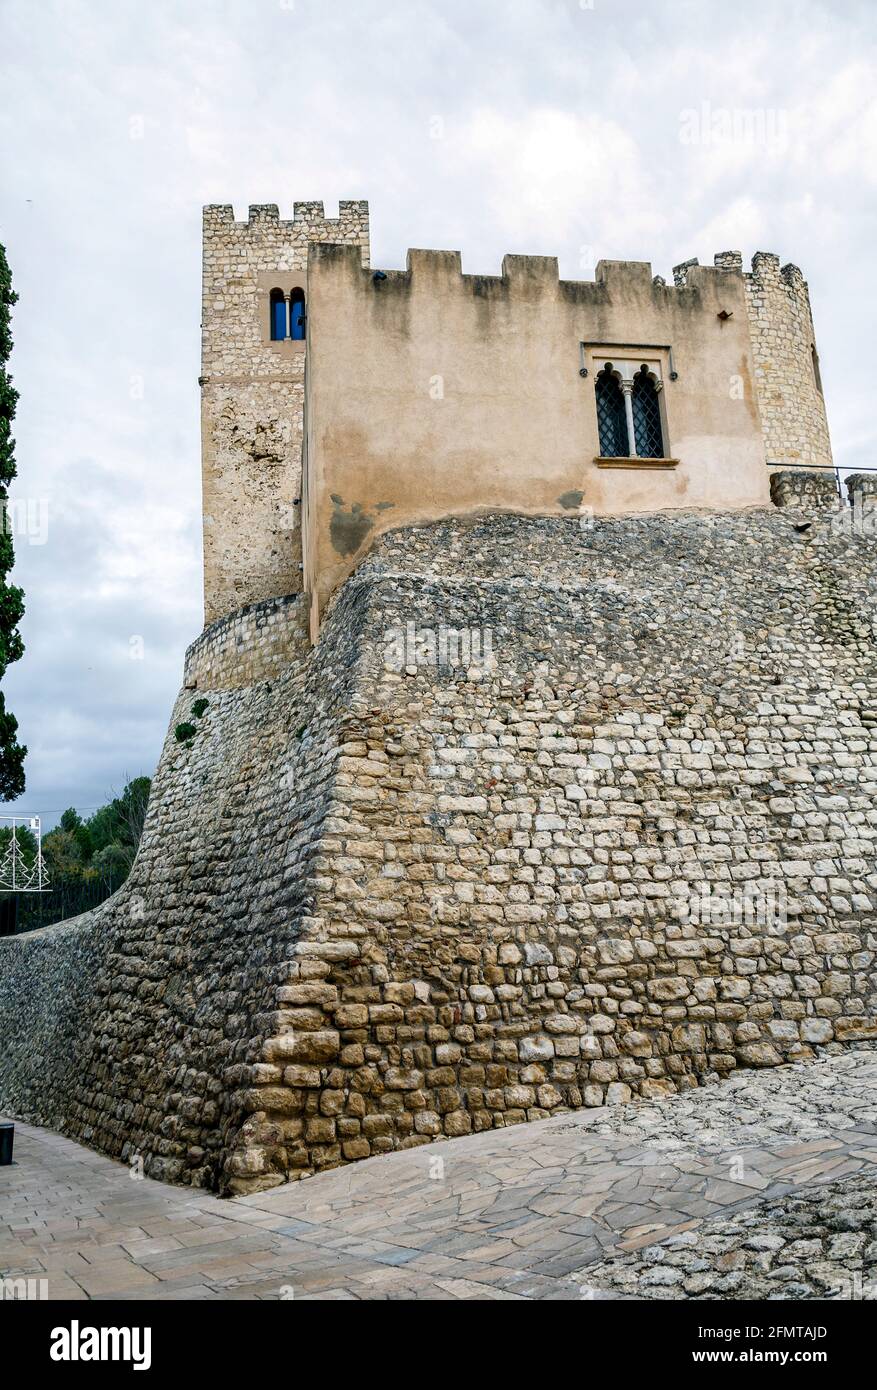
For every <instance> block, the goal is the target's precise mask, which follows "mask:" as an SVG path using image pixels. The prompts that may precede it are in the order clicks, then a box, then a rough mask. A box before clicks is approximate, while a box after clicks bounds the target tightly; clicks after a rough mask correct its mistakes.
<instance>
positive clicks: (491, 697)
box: [0, 509, 877, 1191]
mask: <svg viewBox="0 0 877 1390" xmlns="http://www.w3.org/2000/svg"><path fill="white" fill-rule="evenodd" d="M801 525H802V521H801V517H800V514H799V512H798V510H797V509H796V510H795V512H794V514H789V513H785V514H784V513H783V511H782V510H769V509H765V510H758V511H754V512H751V513H748V514H735V515H733V516H716V517H709V516H703V515H700V516H695V515H682V514H675V515H668V514H664V515H662V516H660V517H657V516H654V517H640V518H626V519H622V518H618V519H613V520H605V521H600V522H595V523H594V524H592V525H591V526H589V527H587V528H586V529H582V527H581V526H580V525H579V524H578V522H577V521H573V520H565V519H563V518H552V519H541V520H540V519H527V518H520V517H517V518H515V517H490V518H485V519H483V520H480V521H477V522H474V523H471V524H469V525H466V524H463V523H460V522H443V523H438V524H435V525H429V526H423V527H419V528H411V529H408V530H402V531H398V532H393V533H389V534H387V535H385V536H383V537H382V538H381V539H380V540H379V541H378V542H377V543H376V545H375V547H374V549H373V551H372V552H371V553H370V555H369V557H368V558H367V559H366V560H365V562H364V563H363V564H362V565H361V566H360V569H359V570H358V571H357V572H356V574H355V575H354V576H352V577H351V579H350V580H348V582H347V583H346V584H345V586H344V587H343V588H342V590H341V591H340V592H339V594H338V595H337V597H336V599H335V601H334V603H333V604H332V606H331V608H330V611H329V614H328V616H327V618H326V621H325V623H324V626H323V629H322V632H321V638H320V643H319V645H318V647H317V648H315V649H314V652H313V653H312V655H311V656H310V657H309V658H307V659H305V660H304V661H303V662H296V663H294V665H293V666H291V668H290V670H289V671H288V672H287V673H285V674H284V675H283V676H282V677H281V678H279V679H278V680H276V681H266V682H262V683H261V684H259V685H255V686H252V687H250V688H249V689H244V690H229V691H225V692H220V693H215V694H210V692H209V691H202V690H201V688H200V687H199V692H198V693H199V694H201V693H205V694H207V696H208V698H209V699H210V706H209V709H208V711H207V714H206V715H205V716H204V720H203V721H202V724H203V727H202V728H200V729H199V733H198V736H197V738H196V740H195V742H194V744H193V747H192V748H191V749H190V750H185V749H181V748H178V747H177V746H176V745H175V744H172V743H169V744H168V745H167V747H166V749H165V753H164V756H163V759H162V765H161V768H160V770H159V774H158V777H157V779H156V784H155V791H154V794H153V800H152V805H151V808H150V813H149V822H148V825H147V830H146V834H145V837H144V847H143V850H142V852H141V855H140V857H139V859H138V862H137V865H136V867H135V871H134V873H133V875H132V878H131V880H130V882H129V885H128V886H127V887H126V889H125V890H123V892H122V893H121V894H119V895H118V896H117V897H116V898H114V899H113V900H111V901H110V902H109V903H108V904H106V905H105V906H104V907H103V908H101V909H99V910H98V911H97V912H95V913H92V914H90V915H89V916H88V917H87V918H84V919H80V920H79V921H78V922H76V923H73V924H69V925H67V926H65V927H60V928H55V929H52V928H50V929H48V930H47V931H46V932H43V933H41V934H40V935H38V936H35V937H31V938H28V939H26V940H23V939H19V940H11V941H4V942H0V1030H2V1037H3V1039H4V1048H3V1050H2V1051H0V1109H2V1108H4V1107H5V1108H6V1109H7V1110H12V1111H14V1112H16V1113H19V1114H21V1115H24V1116H27V1117H29V1118H32V1119H35V1120H37V1121H38V1122H43V1123H46V1124H50V1125H53V1126H55V1127H57V1128H62V1129H64V1130H66V1131H67V1132H68V1133H71V1134H74V1135H76V1136H77V1137H82V1138H85V1139H86V1140H87V1141H88V1142H90V1143H93V1144H95V1145H96V1146H99V1147H101V1148H104V1149H106V1150H107V1151H108V1152H110V1153H113V1154H117V1155H122V1156H127V1155H129V1154H130V1153H131V1152H132V1151H133V1150H139V1151H140V1152H143V1153H144V1154H146V1155H147V1170H148V1171H152V1172H155V1173H158V1174H162V1175H164V1176H168V1177H172V1178H176V1179H180V1180H189V1181H195V1182H215V1183H218V1184H219V1185H220V1186H222V1187H223V1188H224V1189H225V1190H233V1191H240V1190H245V1189H247V1188H252V1187H258V1186H266V1185H270V1184H272V1183H276V1182H280V1181H283V1180H284V1179H285V1177H286V1176H288V1175H290V1176H297V1175H301V1174H303V1173H306V1172H308V1171H313V1170H314V1169H318V1168H321V1167H326V1166H331V1165H333V1164H337V1163H340V1162H344V1161H348V1160H352V1159H357V1158H360V1157H364V1156H365V1155H367V1154H369V1153H380V1152H385V1151H387V1150H389V1149H392V1148H394V1147H398V1146H400V1145H410V1144H414V1143H426V1142H428V1141H429V1140H430V1139H431V1138H433V1137H435V1136H437V1135H457V1134H464V1133H467V1132H469V1131H471V1130H479V1129H485V1128H488V1127H491V1126H497V1125H505V1124H510V1123H516V1122H518V1121H521V1120H524V1119H535V1118H538V1117H539V1116H542V1115H544V1114H547V1113H550V1112H551V1111H553V1110H556V1109H557V1108H558V1107H564V1106H566V1107H577V1106H581V1105H600V1104H602V1103H604V1102H605V1101H607V1100H608V1101H613V1100H618V1099H626V1098H627V1097H628V1096H629V1095H655V1094H661V1093H663V1092H665V1091H668V1090H672V1089H674V1088H679V1087H685V1086H690V1085H695V1084H697V1082H698V1080H699V1079H700V1078H702V1077H704V1076H705V1075H711V1074H712V1075H714V1074H721V1073H723V1072H727V1071H728V1070H730V1069H731V1068H733V1067H736V1066H741V1065H742V1066H762V1065H775V1064H777V1063H779V1062H781V1061H783V1060H786V1059H792V1058H802V1057H806V1056H808V1055H809V1054H810V1052H811V1051H812V1049H813V1048H814V1047H815V1046H818V1045H822V1044H831V1045H836V1044H838V1043H842V1042H844V1041H846V1040H849V1039H857V1038H862V1037H875V1036H877V1025H875V1003H877V979H875V952H877V868H875V840H877V771H875V759H877V732H875V729H877V669H875V661H874V634H873V629H872V626H871V614H872V613H873V597H874V592H875V580H877V561H875V558H874V555H873V550H872V547H871V544H870V541H869V539H868V538H867V537H859V536H857V535H855V534H852V533H851V532H850V530H849V529H848V528H846V529H845V527H844V525H843V524H839V523H838V522H837V521H836V520H835V521H834V522H832V519H831V518H830V517H829V516H828V514H827V513H823V514H822V515H821V516H819V515H816V514H814V516H813V517H812V521H811V525H810V527H809V529H807V530H800V529H796V528H798V527H800V526H801ZM251 626H252V625H251ZM454 630H456V631H460V630H469V632H470V650H469V653H468V661H467V664H466V665H465V666H455V665H454V664H453V660H452V658H453V650H452V649H453V645H454V638H453V632H454ZM472 630H475V633H476V634H477V635H476V636H475V639H474V645H473V643H472V638H471V633H472ZM488 641H489V643H490V647H491V654H490V659H489V661H483V660H481V658H483V657H484V656H485V655H486V652H485V648H486V645H487V642H488ZM473 650H474V655H473ZM476 657H477V658H478V659H475V658H476ZM436 662H438V663H439V664H436ZM190 700H191V692H189V693H187V695H186V697H185V699H184V700H183V699H181V702H180V703H179V704H178V707H177V710H176V711H175V715H174V719H175V720H176V719H178V718H180V717H182V715H184V714H185V713H186V711H187V708H188V702H189V701H190ZM747 885H748V886H747ZM722 890H725V891H724V892H723V891H722ZM680 905H681V907H680Z"/></svg>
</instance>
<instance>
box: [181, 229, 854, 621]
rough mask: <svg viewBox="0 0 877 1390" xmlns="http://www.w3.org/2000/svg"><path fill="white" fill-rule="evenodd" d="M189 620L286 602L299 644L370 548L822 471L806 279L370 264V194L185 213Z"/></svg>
mask: <svg viewBox="0 0 877 1390" xmlns="http://www.w3.org/2000/svg"><path fill="white" fill-rule="evenodd" d="M202 327H203V340H202V341H203V365H202V376H201V388H202V402H203V414H202V434H203V448H202V469H203V493H204V601H205V617H206V621H207V623H208V624H210V623H211V622H213V621H214V620H215V619H217V618H221V617H223V616H225V615H226V614H228V613H231V612H233V611H235V610H237V609H239V608H241V607H243V606H244V605H246V604H251V603H257V602H259V601H261V600H263V599H267V598H272V597H275V596H278V595H291V594H295V593H300V592H303V593H304V595H305V600H306V603H307V609H308V618H309V627H310V631H311V635H312V636H316V633H317V631H318V629H319V624H320V621H321V618H322V614H323V613H324V611H325V608H326V604H327V603H328V601H329V599H330V598H331V595H332V594H333V593H334V592H335V591H336V590H337V588H338V586H339V584H340V583H342V582H343V580H344V579H345V578H346V576H347V575H348V574H349V573H350V572H351V570H352V569H354V568H355V566H356V564H357V563H358V561H359V560H360V559H361V558H362V556H363V555H364V554H365V552H366V551H367V550H368V548H369V547H370V545H371V544H372V543H373V541H374V539H375V537H376V536H378V535H380V534H381V532H383V531H386V530H388V529H397V528H398V527H400V526H406V525H409V524H411V523H416V522H423V521H435V520H440V519H441V518H444V517H448V516H476V515H479V514H484V513H486V512H496V511H510V512H515V513H519V514H522V515H528V516H555V515H564V514H566V515H568V514H570V513H573V514H576V513H582V512H584V513H585V514H587V515H593V516H617V515H629V514H637V513H647V512H654V511H659V510H664V509H670V508H689V509H690V508H714V509H719V508H732V509H737V508H743V507H751V506H759V505H763V504H764V503H765V502H766V501H767V500H768V499H769V495H770V494H769V477H770V474H771V472H773V471H774V470H777V469H787V468H790V467H795V466H798V465H807V466H809V467H816V468H821V469H830V468H831V467H832V458H831V444H830V441H829V435H828V425H827V420H826V412H825V402H824V399H823V395H822V387H821V382H820V375H819V364H818V356H817V351H816V341H815V334H814V329H813V320H812V316H811V311H810V302H809V296H808V291H807V285H806V283H805V281H804V278H803V276H802V274H801V272H800V270H799V269H798V268H797V267H796V266H793V265H785V266H783V267H782V268H781V267H780V263H779V258H778V257H776V256H774V255H768V254H765V253H758V254H757V255H756V256H755V257H754V259H753V263H752V270H751V272H746V273H744V271H743V265H742V257H741V256H740V254H739V253H738V252H724V253H722V254H720V255H717V256H716V257H715V265H714V266H713V267H704V266H699V265H698V264H697V262H696V261H688V262H685V263H684V264H683V265H680V266H677V267H676V269H675V271H674V284H673V285H672V286H668V285H667V284H666V283H665V282H664V280H663V279H662V278H661V277H660V276H653V275H652V271H651V267H650V266H649V264H648V263H647V262H638V261H601V262H600V263H599V264H598V265H597V267H596V275H595V279H594V280H593V281H566V280H559V279H558V270H557V262H556V260H554V259H552V258H549V257H542V256H506V257H505V258H504V260H503V264H502V274H501V276H485V275H464V274H463V273H462V268H461V260H460V254H459V252H453V251H409V253H408V262H407V269H406V270H405V271H393V270H390V271H384V270H377V271H372V270H371V269H370V268H369V219H368V204H367V203H364V202H342V203H341V204H340V208H339V215H338V217H337V219H335V218H329V219H327V218H326V217H325V216H324V212H323V204H322V203H296V204H295V207H294V215H293V219H292V221H283V220H281V219H280V218H279V216H278V209H277V207H276V206H273V205H267V206H257V207H251V208H250V212H249V219H248V221H247V222H236V221H235V220H234V212H233V209H232V208H231V207H228V206H213V207H207V208H205V209H204V266H203V321H202Z"/></svg>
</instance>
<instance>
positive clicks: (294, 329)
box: [269, 288, 306, 343]
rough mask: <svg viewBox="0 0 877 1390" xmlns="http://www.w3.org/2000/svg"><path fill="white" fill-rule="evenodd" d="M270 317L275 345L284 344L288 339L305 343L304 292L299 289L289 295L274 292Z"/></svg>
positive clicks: (270, 300) (270, 299)
mask: <svg viewBox="0 0 877 1390" xmlns="http://www.w3.org/2000/svg"><path fill="white" fill-rule="evenodd" d="M269 317H270V322H271V341H272V342H273V343H282V342H283V341H284V340H285V339H287V338H289V339H291V340H292V341H293V342H294V343H295V342H298V343H303V342H304V339H305V325H306V315H305V292H304V290H302V289H298V288H297V289H294V290H292V291H291V292H290V293H289V294H286V293H284V291H283V290H272V291H271V294H270V296H269Z"/></svg>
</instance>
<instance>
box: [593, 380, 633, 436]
mask: <svg viewBox="0 0 877 1390" xmlns="http://www.w3.org/2000/svg"><path fill="white" fill-rule="evenodd" d="M594 390H595V392H596V396H597V425H598V427H599V430H600V453H601V455H602V457H603V458H625V457H626V456H627V455H628V454H629V453H630V445H629V444H628V441H627V418H626V415H625V410H624V392H623V391H622V389H621V387H620V386H619V384H618V378H617V377H616V376H615V373H614V372H613V371H612V369H611V367H609V366H606V367H604V368H603V370H602V371H601V372H598V373H597V377H596V380H595V382H594Z"/></svg>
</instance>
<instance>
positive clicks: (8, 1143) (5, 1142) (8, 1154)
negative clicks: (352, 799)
mask: <svg viewBox="0 0 877 1390" xmlns="http://www.w3.org/2000/svg"><path fill="white" fill-rule="evenodd" d="M14 1138H15V1125H0V1168H4V1167H6V1165H7V1164H9V1163H11V1162H12V1142H13V1140H14Z"/></svg>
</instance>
